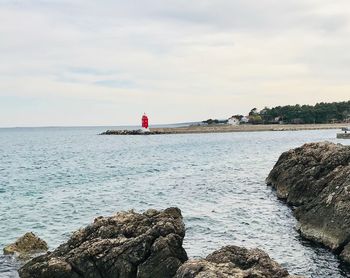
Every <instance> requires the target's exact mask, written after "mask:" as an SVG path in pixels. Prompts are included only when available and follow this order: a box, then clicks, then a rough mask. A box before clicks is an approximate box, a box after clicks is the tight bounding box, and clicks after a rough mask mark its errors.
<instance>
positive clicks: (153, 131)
mask: <svg viewBox="0 0 350 278" xmlns="http://www.w3.org/2000/svg"><path fill="white" fill-rule="evenodd" d="M343 127H344V124H337V123H335V124H269V125H252V124H242V125H230V124H218V125H216V124H214V125H190V126H182V127H159V128H150V129H149V130H147V131H145V130H144V129H138V130H107V131H105V132H103V133H101V135H160V134H201V133H225V132H256V131H298V130H321V129H341V128H343Z"/></svg>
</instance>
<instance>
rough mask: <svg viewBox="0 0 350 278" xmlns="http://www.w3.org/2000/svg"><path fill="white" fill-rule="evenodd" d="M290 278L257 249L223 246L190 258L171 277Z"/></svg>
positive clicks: (290, 277)
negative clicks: (207, 253) (204, 257)
mask: <svg viewBox="0 0 350 278" xmlns="http://www.w3.org/2000/svg"><path fill="white" fill-rule="evenodd" d="M215 277H217V278H228V277H231V278H287V277H288V278H292V277H296V276H290V275H289V274H288V271H287V270H285V269H283V268H282V267H281V266H280V265H279V264H278V263H276V262H275V261H273V260H271V259H270V257H269V256H268V255H267V254H266V253H265V252H263V251H261V250H260V249H246V248H242V247H237V246H225V247H223V248H221V249H220V250H218V251H215V252H214V253H212V254H210V255H209V256H207V258H206V259H200V260H190V261H187V262H186V263H184V264H183V265H182V266H181V267H180V268H179V269H178V271H177V273H176V276H175V278H215Z"/></svg>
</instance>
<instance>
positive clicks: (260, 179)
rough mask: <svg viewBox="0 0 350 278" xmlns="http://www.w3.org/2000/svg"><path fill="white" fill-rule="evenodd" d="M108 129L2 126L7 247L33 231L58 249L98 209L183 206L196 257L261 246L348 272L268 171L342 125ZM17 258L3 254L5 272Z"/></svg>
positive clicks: (310, 267) (0, 238) (311, 268)
mask: <svg viewBox="0 0 350 278" xmlns="http://www.w3.org/2000/svg"><path fill="white" fill-rule="evenodd" d="M105 129H107V128H23V129H22V128H18V129H0V231H1V232H0V248H3V247H4V245H6V244H8V243H11V242H13V241H14V240H15V239H16V238H17V237H19V236H21V235H22V234H24V233H25V232H27V231H33V232H34V233H36V234H38V235H39V236H40V237H42V238H43V239H45V240H46V241H47V242H48V243H49V246H50V248H51V249H53V248H55V247H57V246H58V245H59V244H60V243H62V242H64V241H65V240H66V239H67V237H68V236H69V235H70V233H71V232H72V231H74V230H76V229H78V228H80V227H82V226H84V225H86V224H88V223H90V222H91V221H92V220H93V218H94V217H96V216H98V215H111V214H113V213H114V212H116V211H119V210H129V209H132V208H134V209H136V210H140V211H143V210H146V209H148V208H166V207H169V206H178V207H179V208H181V210H182V213H183V215H184V221H185V224H186V227H187V231H186V238H185V242H184V245H185V248H186V250H187V252H188V254H189V256H190V257H197V256H206V255H207V254H208V253H210V252H212V251H213V250H215V249H218V248H219V247H221V246H223V245H226V244H237V245H241V246H247V247H260V248H262V249H264V250H265V251H267V252H268V253H269V255H270V256H271V257H272V258H274V259H276V260H277V261H278V262H280V263H281V264H282V265H283V266H285V267H287V268H288V270H289V271H290V272H291V273H293V274H303V275H307V276H309V277H350V276H349V274H347V272H346V270H345V269H344V268H343V267H342V266H339V264H340V262H339V260H338V259H337V258H336V257H335V256H333V255H332V254H331V253H330V252H328V251H327V250H326V249H323V248H321V247H315V246H312V245H311V244H309V243H308V242H306V241H303V240H302V239H301V238H300V237H299V235H298V233H297V232H296V231H295V229H294V226H295V224H296V222H295V219H294V218H293V216H292V213H291V210H290V209H289V208H288V207H287V206H286V205H285V204H283V203H281V202H280V201H278V200H277V199H276V196H275V193H274V192H273V191H272V190H271V188H269V187H266V185H265V182H264V180H265V178H266V177H267V175H268V173H269V171H270V170H271V168H272V167H273V165H274V163H275V162H276V160H277V159H278V157H279V155H280V154H281V153H282V152H283V151H285V150H288V149H290V148H293V147H296V146H299V145H301V144H303V143H305V142H314V141H324V140H329V141H334V142H342V143H346V141H337V140H336V139H334V137H335V133H336V131H335V130H323V131H296V132H287V131H286V132H251V133H223V134H220V133H217V134H192V135H191V134H189V135H155V136H99V135H97V134H98V133H100V132H102V131H104V130H105ZM17 267H18V265H17V264H16V262H15V261H14V260H13V259H12V258H10V257H5V256H1V257H0V277H17V274H16V268H17Z"/></svg>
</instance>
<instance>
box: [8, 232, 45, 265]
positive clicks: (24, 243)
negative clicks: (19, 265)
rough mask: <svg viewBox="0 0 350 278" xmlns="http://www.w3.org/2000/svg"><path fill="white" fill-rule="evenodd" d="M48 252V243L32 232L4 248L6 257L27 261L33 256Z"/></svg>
mask: <svg viewBox="0 0 350 278" xmlns="http://www.w3.org/2000/svg"><path fill="white" fill-rule="evenodd" d="M47 250H48V247H47V243H46V242H45V241H44V240H42V239H40V238H39V237H37V236H36V235H35V234H33V233H32V232H29V233H26V234H25V235H23V236H21V237H20V238H18V239H17V240H16V241H15V242H14V243H12V244H10V245H7V246H6V247H5V248H4V250H3V251H4V254H5V255H17V256H18V257H19V258H22V259H27V258H30V256H32V255H33V254H36V253H43V252H46V251H47Z"/></svg>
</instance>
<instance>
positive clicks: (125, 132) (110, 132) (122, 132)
mask: <svg viewBox="0 0 350 278" xmlns="http://www.w3.org/2000/svg"><path fill="white" fill-rule="evenodd" d="M157 134H166V132H160V131H143V130H142V129H137V130H107V131H105V132H102V133H101V134H100V135H157Z"/></svg>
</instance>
